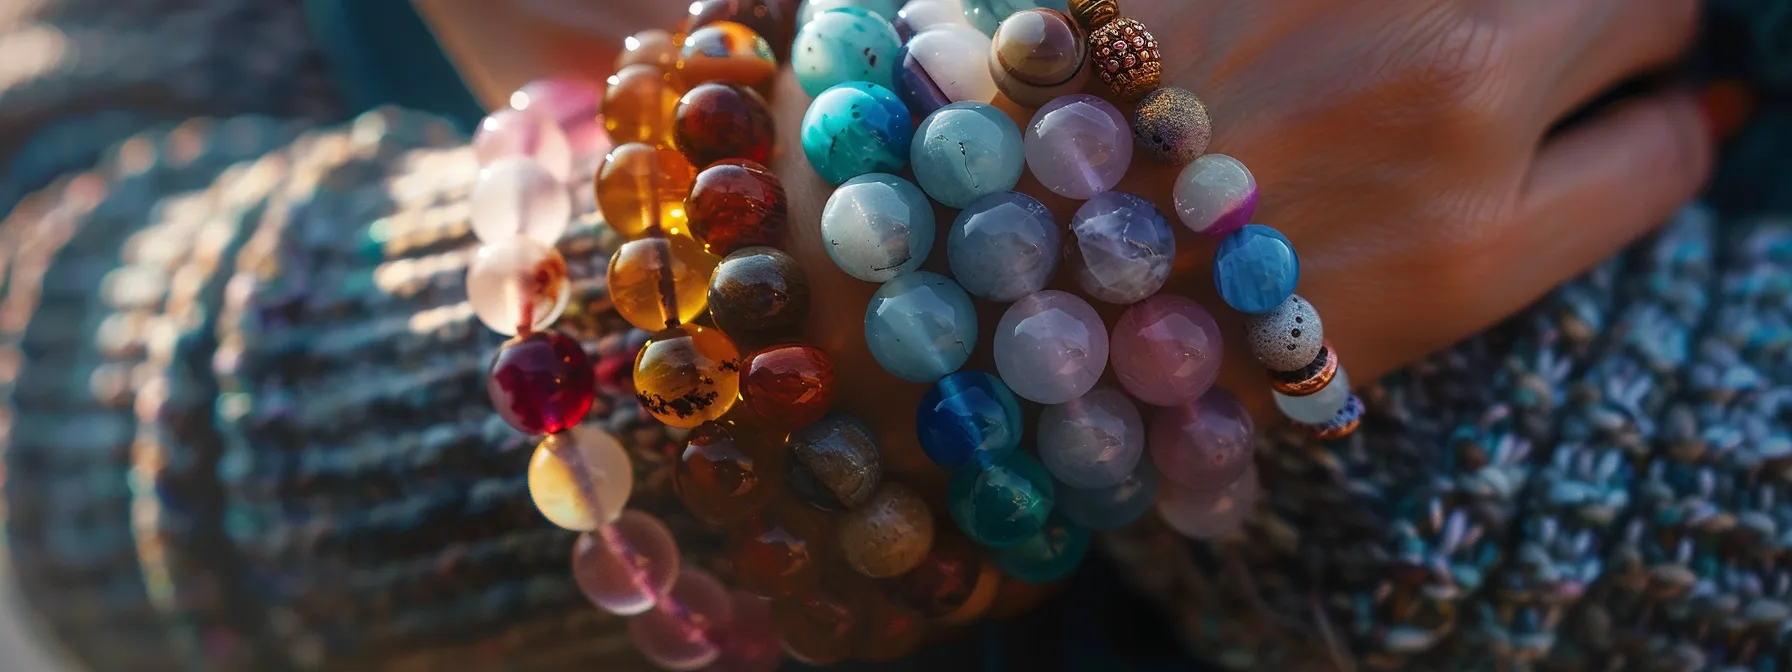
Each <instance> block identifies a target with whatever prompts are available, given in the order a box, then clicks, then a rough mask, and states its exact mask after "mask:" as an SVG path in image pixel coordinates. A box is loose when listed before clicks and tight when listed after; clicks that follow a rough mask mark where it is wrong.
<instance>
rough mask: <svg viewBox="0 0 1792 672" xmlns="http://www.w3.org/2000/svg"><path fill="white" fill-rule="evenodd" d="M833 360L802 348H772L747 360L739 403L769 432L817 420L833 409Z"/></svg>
mask: <svg viewBox="0 0 1792 672" xmlns="http://www.w3.org/2000/svg"><path fill="white" fill-rule="evenodd" d="M834 385H835V383H834V360H833V359H831V358H829V357H828V354H827V353H825V352H822V351H821V350H820V349H819V348H815V347H813V346H809V345H804V344H800V343H797V344H791V345H775V346H772V347H770V348H766V349H764V350H760V351H759V352H756V353H753V354H752V355H751V356H749V357H747V368H746V373H745V374H743V375H742V378H741V401H742V402H744V403H746V405H747V408H748V409H749V410H751V411H752V412H753V415H755V416H758V417H759V418H760V419H762V420H764V421H765V422H766V423H768V425H769V426H770V428H771V429H772V430H773V431H776V432H781V433H788V432H791V431H794V430H797V429H800V428H803V427H806V426H809V425H811V424H814V423H815V422H816V421H818V420H820V419H821V418H822V416H824V415H827V412H828V409H829V408H832V407H833V405H834Z"/></svg>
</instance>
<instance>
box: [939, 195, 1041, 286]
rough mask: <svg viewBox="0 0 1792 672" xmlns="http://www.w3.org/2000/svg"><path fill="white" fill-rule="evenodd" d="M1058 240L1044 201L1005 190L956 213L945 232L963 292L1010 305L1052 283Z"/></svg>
mask: <svg viewBox="0 0 1792 672" xmlns="http://www.w3.org/2000/svg"><path fill="white" fill-rule="evenodd" d="M1061 238H1062V234H1060V233H1058V222H1057V220H1056V219H1053V218H1052V212H1051V210H1048V209H1046V207H1045V204H1044V203H1040V202H1039V200H1038V199H1035V198H1033V197H1032V196H1028V195H1026V194H1022V193H1019V192H1013V191H1006V192H1002V193H999V194H990V195H988V196H984V197H983V198H979V199H977V200H976V201H973V202H972V203H971V204H970V205H969V206H966V207H965V209H964V211H963V212H960V213H958V219H956V220H954V221H953V222H952V229H951V230H950V231H947V232H946V258H947V260H948V261H950V262H951V264H952V275H953V277H956V278H958V284H960V285H963V286H964V291H967V292H970V293H971V295H972V296H975V297H977V298H980V299H984V300H987V301H999V302H1002V303H1009V302H1013V301H1016V300H1019V299H1020V298H1021V297H1023V296H1026V295H1028V294H1032V293H1034V292H1037V291H1039V290H1042V289H1045V285H1046V283H1048V282H1051V279H1052V274H1053V273H1055V272H1056V271H1057V270H1058V255H1059V250H1060V249H1062V244H1061V242H1060V240H1061Z"/></svg>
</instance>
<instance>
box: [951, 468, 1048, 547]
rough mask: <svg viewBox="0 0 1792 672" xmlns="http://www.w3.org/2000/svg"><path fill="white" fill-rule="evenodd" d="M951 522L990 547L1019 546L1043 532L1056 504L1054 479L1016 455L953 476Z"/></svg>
mask: <svg viewBox="0 0 1792 672" xmlns="http://www.w3.org/2000/svg"><path fill="white" fill-rule="evenodd" d="M947 498H948V500H949V501H948V502H947V504H948V505H949V506H948V508H949V509H951V511H952V521H953V522H956V523H958V529H960V530H963V531H964V533H965V536H968V537H970V538H971V540H973V541H976V542H977V543H979V544H983V545H984V546H988V547H990V548H1006V547H1009V546H1015V545H1018V544H1021V543H1023V542H1025V541H1027V540H1028V539H1032V538H1033V536H1034V535H1036V534H1039V530H1041V529H1043V528H1044V527H1045V521H1046V518H1047V517H1048V516H1050V515H1051V512H1052V502H1053V501H1054V500H1055V498H1056V495H1055V493H1054V486H1053V485H1052V477H1051V474H1048V473H1046V472H1045V467H1044V466H1042V465H1040V464H1039V460H1035V459H1033V456H1032V455H1028V454H1026V453H1023V452H1019V451H1016V452H1014V453H1011V454H1009V455H1008V457H1007V458H1005V459H1003V460H1001V461H999V462H997V463H995V464H993V465H990V466H989V468H987V469H960V470H958V471H955V472H952V483H951V485H950V486H948V488H947Z"/></svg>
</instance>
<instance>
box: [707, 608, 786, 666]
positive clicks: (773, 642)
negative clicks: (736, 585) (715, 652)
mask: <svg viewBox="0 0 1792 672" xmlns="http://www.w3.org/2000/svg"><path fill="white" fill-rule="evenodd" d="M728 595H729V597H730V598H732V601H733V603H734V620H733V622H732V623H730V624H729V626H728V631H727V632H726V633H725V634H724V635H723V637H722V655H721V656H720V657H717V658H716V662H714V663H712V664H711V665H710V666H709V672H773V671H774V670H776V669H778V666H779V665H781V664H783V662H784V643H783V641H782V640H780V639H778V630H777V629H776V628H774V627H773V626H772V601H771V600H768V599H765V598H763V597H759V596H757V595H754V594H752V593H749V592H747V591H744V590H735V591H733V592H730V593H729V594H728Z"/></svg>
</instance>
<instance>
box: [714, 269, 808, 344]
mask: <svg viewBox="0 0 1792 672" xmlns="http://www.w3.org/2000/svg"><path fill="white" fill-rule="evenodd" d="M709 314H710V316H711V317H714V318H715V321H716V326H717V327H721V329H722V331H724V332H727V333H728V335H730V336H732V337H734V338H735V340H737V341H740V342H743V343H758V342H765V341H767V340H769V339H775V338H778V337H781V336H788V335H792V334H795V333H796V331H797V330H798V329H801V328H802V326H803V320H804V319H806V318H808V316H809V276H807V275H806V274H804V273H803V267H802V265H801V264H798V263H797V261H796V259H793V258H791V256H790V255H788V254H785V253H783V252H782V251H779V250H777V249H774V248H770V247H749V248H746V249H742V250H737V251H735V252H734V253H733V254H730V255H728V258H726V259H723V260H722V263H721V265H719V266H716V270H715V273H714V274H712V275H711V276H710V279H709Z"/></svg>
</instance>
